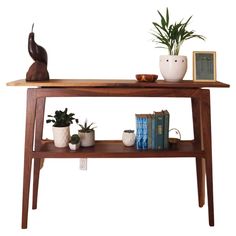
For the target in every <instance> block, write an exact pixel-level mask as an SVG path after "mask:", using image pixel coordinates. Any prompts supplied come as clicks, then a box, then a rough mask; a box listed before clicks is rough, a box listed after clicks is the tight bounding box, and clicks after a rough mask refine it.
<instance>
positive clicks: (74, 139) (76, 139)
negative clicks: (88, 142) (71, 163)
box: [70, 134, 80, 144]
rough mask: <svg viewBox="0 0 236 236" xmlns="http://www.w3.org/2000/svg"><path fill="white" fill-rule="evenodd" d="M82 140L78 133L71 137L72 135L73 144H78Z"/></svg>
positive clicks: (71, 141)
mask: <svg viewBox="0 0 236 236" xmlns="http://www.w3.org/2000/svg"><path fill="white" fill-rule="evenodd" d="M79 141H80V137H79V135H78V134H73V135H72V136H71V137H70V143H71V144H78V143H79Z"/></svg>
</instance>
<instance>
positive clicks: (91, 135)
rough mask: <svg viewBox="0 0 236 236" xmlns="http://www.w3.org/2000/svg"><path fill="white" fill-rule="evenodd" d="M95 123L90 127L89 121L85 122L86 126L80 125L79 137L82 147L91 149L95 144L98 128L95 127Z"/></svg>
mask: <svg viewBox="0 0 236 236" xmlns="http://www.w3.org/2000/svg"><path fill="white" fill-rule="evenodd" d="M93 125H94V123H91V124H89V125H88V121H87V120H85V122H84V124H83V125H82V124H79V126H80V128H81V129H79V136H80V145H81V147H91V146H94V144H95V131H94V129H95V128H96V127H94V126H93Z"/></svg>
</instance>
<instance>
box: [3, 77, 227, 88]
mask: <svg viewBox="0 0 236 236" xmlns="http://www.w3.org/2000/svg"><path fill="white" fill-rule="evenodd" d="M7 85H8V86H27V87H43V88H50V87H54V88H55V87H63V88H66V87H77V88H82V87H91V88H95V87H103V88H105V87H110V88H116V87H117V88H123V87H130V88H203V87H218V88H227V87H229V85H228V84H225V83H222V82H219V81H216V82H194V81H193V80H182V81H180V82H166V81H164V80H157V81H156V82H152V83H150V82H138V81H137V80H106V79H103V80H101V79H50V80H49V81H38V82H26V81H25V79H21V80H16V81H12V82H9V83H7Z"/></svg>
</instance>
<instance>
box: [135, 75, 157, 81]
mask: <svg viewBox="0 0 236 236" xmlns="http://www.w3.org/2000/svg"><path fill="white" fill-rule="evenodd" d="M157 78H158V75H154V74H137V75H136V79H137V80H138V81H139V82H155V81H156V80H157Z"/></svg>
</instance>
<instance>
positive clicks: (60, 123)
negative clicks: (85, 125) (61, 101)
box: [46, 108, 79, 127]
mask: <svg viewBox="0 0 236 236" xmlns="http://www.w3.org/2000/svg"><path fill="white" fill-rule="evenodd" d="M67 111H68V109H67V108H65V110H64V111H61V110H58V111H55V114H54V116H52V115H48V117H50V118H52V119H48V120H46V123H51V122H52V123H53V126H54V127H67V126H69V125H70V124H72V123H73V121H75V122H76V123H78V122H79V120H78V119H75V118H74V115H75V114H74V113H69V114H67Z"/></svg>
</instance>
